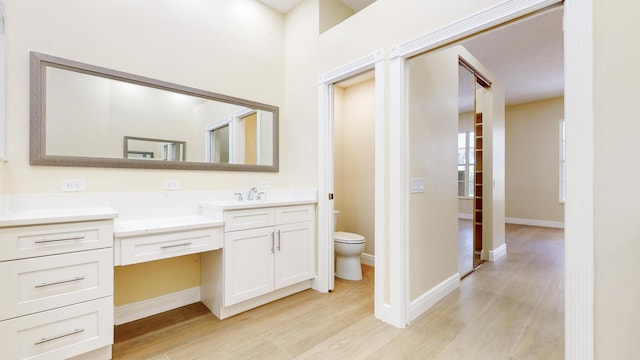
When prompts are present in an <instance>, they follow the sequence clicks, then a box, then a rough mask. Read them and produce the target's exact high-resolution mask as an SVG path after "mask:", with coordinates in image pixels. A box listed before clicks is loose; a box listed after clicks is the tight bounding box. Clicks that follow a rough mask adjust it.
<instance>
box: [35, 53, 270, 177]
mask: <svg viewBox="0 0 640 360" xmlns="http://www.w3.org/2000/svg"><path fill="white" fill-rule="evenodd" d="M48 66H51V67H56V68H59V69H64V70H69V71H74V72H80V73H84V74H88V75H94V76H99V77H103V78H108V79H113V80H119V81H125V82H128V83H132V84H137V85H142V86H147V87H152V88H156V89H161V90H166V91H171V92H176V93H180V94H184V95H190V96H196V97H199V98H203V99H207V100H213V101H220V102H225V103H230V104H235V105H240V106H245V107H249V108H252V109H256V110H264V111H269V112H272V113H273V134H272V136H273V164H272V165H255V164H228V163H209V162H204V161H203V162H195V161H157V160H141V159H122V158H120V159H118V158H102V157H84V156H71V155H50V154H47V153H46V148H47V147H46V144H47V134H46V109H45V106H46V95H47V94H46V83H45V79H46V76H45V75H46V68H47V67H48ZM278 122H279V108H278V107H277V106H273V105H267V104H262V103H258V102H254V101H250V100H245V99H240V98H236V97H232V96H227V95H222V94H217V93H213V92H209V91H204V90H199V89H195V88H191V87H188V86H183V85H178V84H173V83H169V82H165V81H162V80H156V79H151V78H147V77H144V76H139V75H133V74H129V73H125V72H122V71H117V70H112V69H107V68H103V67H99V66H94V65H89V64H84V63H80V62H77V61H73V60H68V59H63V58H59V57H55V56H51V55H46V54H41V53H37V52H34V51H31V52H30V131H29V132H30V135H29V137H30V139H29V142H30V146H29V164H30V165H45V166H80V167H106V168H130V169H135V168H141V169H171V170H222V171H255V172H278V171H279V141H278V133H279V130H278V129H279V126H278ZM118 141H121V140H120V139H118Z"/></svg>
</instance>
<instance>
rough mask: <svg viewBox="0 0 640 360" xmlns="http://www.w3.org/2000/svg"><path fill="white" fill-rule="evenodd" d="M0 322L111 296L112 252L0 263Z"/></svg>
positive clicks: (105, 251) (97, 251) (109, 250)
mask: <svg viewBox="0 0 640 360" xmlns="http://www.w3.org/2000/svg"><path fill="white" fill-rule="evenodd" d="M0 283H2V284H3V288H4V290H3V296H2V297H0V320H4V319H9V318H13V317H17V316H21V315H26V314H31V313H34V312H38V311H44V310H49V309H53V308H56V307H61V306H65V305H69V304H74V303H78V302H82V301H87V300H92V299H96V298H99V297H104V296H109V295H112V294H113V253H112V250H111V248H108V249H99V250H90V251H82V252H77V253H71V254H61V255H52V256H47V257H44V258H34V259H22V260H14V261H5V262H1V263H0Z"/></svg>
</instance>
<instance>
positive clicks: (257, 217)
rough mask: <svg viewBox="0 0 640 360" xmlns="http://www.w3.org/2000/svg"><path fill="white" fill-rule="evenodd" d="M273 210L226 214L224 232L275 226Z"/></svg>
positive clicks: (240, 211)
mask: <svg viewBox="0 0 640 360" xmlns="http://www.w3.org/2000/svg"><path fill="white" fill-rule="evenodd" d="M273 224H274V211H273V208H264V209H251V210H234V211H225V213H224V231H238V230H247V229H255V228H261V227H265V226H273Z"/></svg>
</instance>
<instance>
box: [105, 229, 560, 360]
mask: <svg viewBox="0 0 640 360" xmlns="http://www.w3.org/2000/svg"><path fill="white" fill-rule="evenodd" d="M563 236H564V234H563V231H562V230H561V229H550V228H538V227H528V226H522V225H507V247H508V253H507V256H506V257H504V258H502V259H500V260H498V261H496V262H492V263H485V264H484V265H482V266H481V267H480V268H479V269H478V270H476V271H475V272H474V273H472V274H471V275H469V276H468V277H466V278H465V279H463V280H462V283H461V286H460V288H459V289H457V290H455V291H454V292H453V293H451V294H450V295H449V296H447V297H446V298H444V299H443V300H442V301H440V302H439V303H437V304H436V305H435V306H434V307H433V308H431V309H430V310H429V311H428V312H427V313H425V314H423V315H422V316H421V317H420V318H418V319H417V320H415V321H414V322H413V323H412V324H411V325H410V326H409V327H408V328H406V329H397V328H394V327H393V326H390V325H387V324H385V323H383V322H381V321H378V320H375V318H374V317H373V269H372V268H370V267H367V266H363V269H364V279H363V280H362V281H359V282H350V281H344V280H340V279H336V290H335V291H334V292H332V293H329V294H320V293H317V292H315V291H313V290H307V291H304V292H301V293H299V294H296V295H292V296H289V297H287V298H285V299H282V300H279V301H276V302H273V303H271V304H267V305H264V306H261V307H259V308H256V309H253V310H250V311H247V312H245V313H242V314H240V315H237V316H235V317H232V318H229V319H225V320H223V321H220V320H218V319H216V318H215V317H214V316H213V315H212V314H211V313H210V312H209V311H208V310H207V309H206V308H205V307H204V305H202V304H201V303H197V304H193V305H189V306H186V307H183V308H180V309H176V310H172V311H169V312H166V313H163V314H159V315H155V316H152V317H149V318H146V319H142V320H138V321H135V322H132V323H128V324H124V325H120V326H117V327H116V329H115V345H114V346H113V358H114V359H153V360H160V359H164V360H166V359H181V360H182V359H438V360H444V359H456V360H460V359H491V360H496V359H545V360H549V359H562V358H563V357H564V270H563V269H564V262H563V261H564V240H563Z"/></svg>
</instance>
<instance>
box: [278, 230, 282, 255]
mask: <svg viewBox="0 0 640 360" xmlns="http://www.w3.org/2000/svg"><path fill="white" fill-rule="evenodd" d="M280 241H281V239H280V230H278V251H280Z"/></svg>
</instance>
